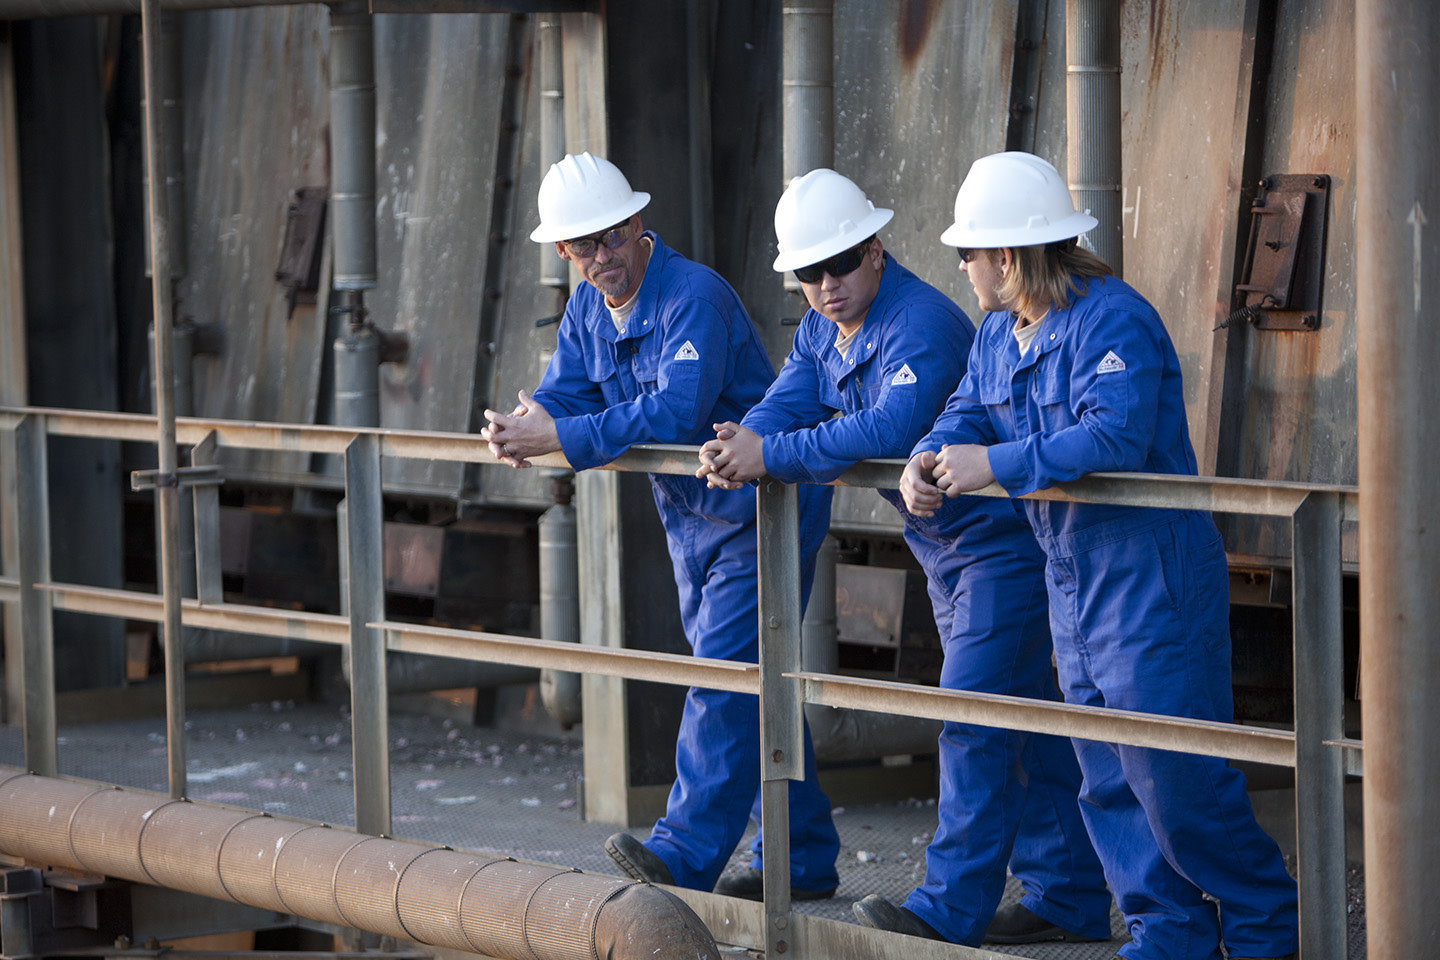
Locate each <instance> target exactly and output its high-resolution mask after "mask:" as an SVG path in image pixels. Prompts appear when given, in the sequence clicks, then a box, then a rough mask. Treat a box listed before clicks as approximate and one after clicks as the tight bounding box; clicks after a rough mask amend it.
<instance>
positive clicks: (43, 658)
mask: <svg viewBox="0 0 1440 960" xmlns="http://www.w3.org/2000/svg"><path fill="white" fill-rule="evenodd" d="M11 442H12V443H13V444H14V455H13V456H12V457H11V458H10V462H11V463H13V464H14V465H15V496H14V497H13V498H9V502H10V503H12V504H13V505H14V511H15V515H14V516H8V517H5V519H4V522H5V524H6V525H7V526H10V527H11V529H13V530H15V531H16V534H17V540H18V541H19V564H18V568H17V571H16V572H17V574H18V577H19V596H20V602H19V603H18V604H17V606H18V607H19V608H20V644H19V650H20V658H21V662H20V663H19V664H18V666H17V667H16V668H15V669H16V670H17V672H18V673H19V674H20V676H21V678H22V683H23V689H24V693H23V694H22V696H21V708H20V715H21V723H22V724H23V729H24V739H25V769H27V770H29V771H30V772H32V773H36V774H39V775H40V776H42V777H53V776H56V774H57V773H58V770H59V767H58V763H57V760H56V754H55V629H54V620H53V617H52V602H51V599H50V594H49V593H48V592H46V591H45V590H42V589H40V585H41V584H44V583H48V582H49V581H50V491H49V468H48V466H47V461H46V455H45V422H44V421H43V420H42V419H40V418H39V417H34V416H25V417H21V418H20V421H19V423H17V424H16V426H15V430H14V432H13V433H12V435H11Z"/></svg>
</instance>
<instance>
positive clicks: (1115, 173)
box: [1065, 0, 1125, 276]
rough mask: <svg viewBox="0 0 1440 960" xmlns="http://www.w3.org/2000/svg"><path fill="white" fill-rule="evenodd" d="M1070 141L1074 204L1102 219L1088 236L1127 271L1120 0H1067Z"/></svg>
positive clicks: (1118, 271) (1101, 253)
mask: <svg viewBox="0 0 1440 960" xmlns="http://www.w3.org/2000/svg"><path fill="white" fill-rule="evenodd" d="M1065 69H1066V84H1065V128H1066V135H1065V141H1066V144H1067V148H1066V152H1067V156H1068V175H1069V181H1070V192H1071V194H1073V195H1074V197H1075V206H1076V208H1077V209H1080V210H1088V211H1090V215H1091V216H1093V217H1094V218H1095V219H1097V220H1099V221H1100V224H1099V226H1097V227H1096V228H1095V229H1094V230H1091V231H1090V233H1089V234H1088V239H1089V243H1090V246H1091V248H1092V249H1093V250H1094V251H1095V253H1096V254H1097V255H1099V257H1100V259H1102V260H1104V261H1105V262H1106V263H1108V264H1109V265H1110V267H1111V269H1112V270H1114V271H1115V275H1116V276H1122V275H1123V274H1124V272H1125V250H1124V244H1123V242H1122V232H1121V211H1120V205H1121V204H1120V175H1121V167H1120V0H1066V2H1065Z"/></svg>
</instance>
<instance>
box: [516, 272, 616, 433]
mask: <svg viewBox="0 0 1440 960" xmlns="http://www.w3.org/2000/svg"><path fill="white" fill-rule="evenodd" d="M573 302H574V301H573V299H572V300H571V303H573ZM583 335H584V334H583V331H582V330H581V323H580V320H579V318H578V317H577V316H576V315H575V314H574V313H573V312H572V309H571V307H570V305H568V304H567V305H566V307H565V315H564V316H563V317H561V318H560V327H559V333H558V334H556V340H555V353H554V355H553V356H552V357H551V358H550V363H549V364H548V365H547V366H546V367H545V374H544V376H542V377H541V378H540V385H539V386H538V387H536V388H535V392H534V393H533V394H531V396H532V397H533V398H534V399H535V400H536V402H538V403H539V404H540V405H541V406H543V407H544V408H545V410H546V411H547V412H548V413H549V414H550V416H552V417H554V418H555V420H556V421H557V423H558V421H559V420H560V418H562V417H574V416H579V415H581V414H587V413H598V412H599V411H601V410H604V409H605V397H604V396H603V395H602V394H601V392H600V387H599V386H598V385H597V384H596V383H594V382H593V381H592V380H591V379H590V378H589V377H588V376H587V375H586V373H585V353H584V349H583V347H582V340H581V338H582V336H583Z"/></svg>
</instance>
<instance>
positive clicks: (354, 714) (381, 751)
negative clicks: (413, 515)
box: [341, 433, 390, 836]
mask: <svg viewBox="0 0 1440 960" xmlns="http://www.w3.org/2000/svg"><path fill="white" fill-rule="evenodd" d="M380 482H381V481H380V438H379V437H377V436H375V435H374V434H370V433H362V434H359V435H358V436H356V437H355V439H354V440H352V441H350V445H349V446H348V447H346V448H345V512H344V545H345V579H344V583H343V584H342V587H341V589H343V590H344V592H345V609H346V610H347V611H348V612H349V616H350V727H351V735H352V738H353V740H354V762H355V829H356V830H357V831H359V832H360V833H368V834H371V835H373V836H379V835H382V834H389V833H390V756H389V751H388V749H387V740H386V738H387V730H388V727H389V720H390V718H389V708H388V701H387V699H386V692H385V637H384V633H383V632H382V631H381V630H378V629H376V628H374V627H370V626H367V624H369V623H375V622H377V621H380V620H384V619H385V545H384V534H383V527H382V523H383V517H382V515H381V498H380Z"/></svg>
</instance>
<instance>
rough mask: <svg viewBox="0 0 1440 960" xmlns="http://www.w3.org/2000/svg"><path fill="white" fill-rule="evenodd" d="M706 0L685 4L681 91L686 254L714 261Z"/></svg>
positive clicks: (709, 32) (710, 30)
mask: <svg viewBox="0 0 1440 960" xmlns="http://www.w3.org/2000/svg"><path fill="white" fill-rule="evenodd" d="M710 20H711V18H710V0H687V2H686V4H685V48H686V49H685V66H686V76H685V92H686V96H687V98H688V102H689V109H688V110H687V111H686V118H687V121H688V124H689V131H688V132H689V139H690V143H689V147H690V149H689V151H688V152H689V155H690V257H691V259H694V260H698V261H700V262H701V263H709V264H713V263H714V262H715V235H714V233H713V230H714V226H715V211H714V203H713V200H712V195H711V177H710V73H711V64H710V50H709V39H710V37H711V36H713V35H714V33H715V31H714V29H713V27H712V25H711V22H710Z"/></svg>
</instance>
